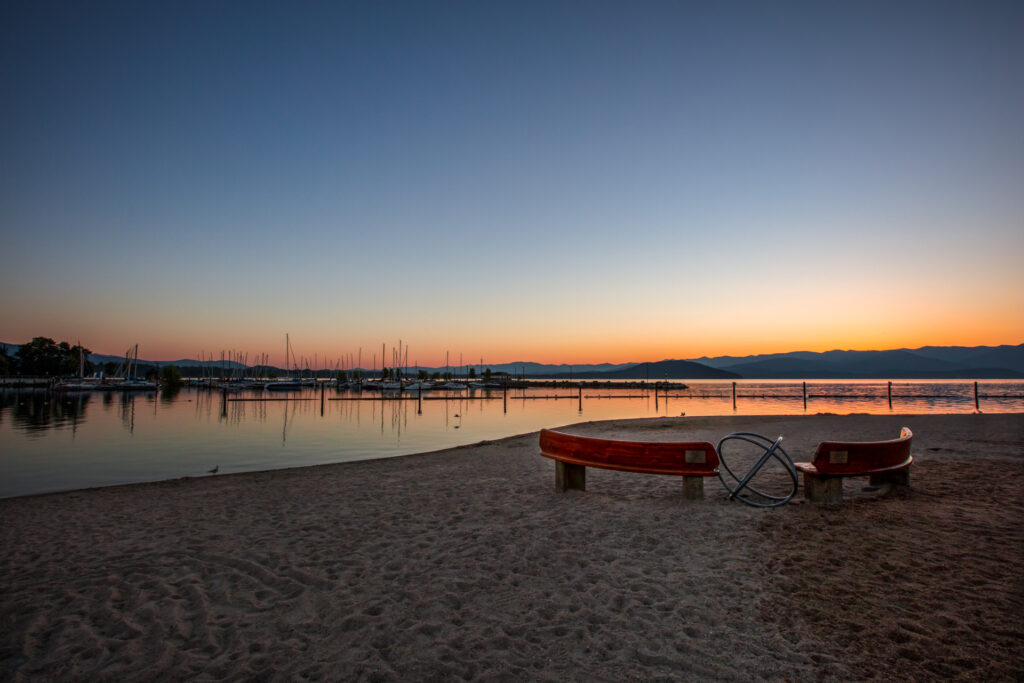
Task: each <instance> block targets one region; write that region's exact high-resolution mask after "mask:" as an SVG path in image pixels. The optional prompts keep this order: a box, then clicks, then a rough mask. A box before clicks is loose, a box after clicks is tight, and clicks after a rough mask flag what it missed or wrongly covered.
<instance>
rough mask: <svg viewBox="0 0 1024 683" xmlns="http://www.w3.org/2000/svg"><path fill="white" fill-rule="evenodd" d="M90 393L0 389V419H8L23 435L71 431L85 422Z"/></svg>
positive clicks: (1, 420)
mask: <svg viewBox="0 0 1024 683" xmlns="http://www.w3.org/2000/svg"><path fill="white" fill-rule="evenodd" d="M92 398H93V396H92V394H90V393H70V394H53V393H51V392H50V391H48V390H46V389H22V390H19V391H0V422H3V421H5V420H11V421H12V422H13V424H14V426H15V427H17V428H19V429H22V430H24V431H25V432H26V433H27V434H33V433H37V432H45V431H46V430H49V429H63V428H71V429H72V430H74V429H75V428H76V427H77V426H78V425H79V424H80V423H82V422H84V421H85V413H86V406H87V405H88V404H89V402H90V401H91V400H92Z"/></svg>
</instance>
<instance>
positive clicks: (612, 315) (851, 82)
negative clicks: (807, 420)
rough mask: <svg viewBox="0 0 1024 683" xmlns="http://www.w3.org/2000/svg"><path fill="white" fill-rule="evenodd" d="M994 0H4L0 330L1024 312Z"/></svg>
mask: <svg viewBox="0 0 1024 683" xmlns="http://www.w3.org/2000/svg"><path fill="white" fill-rule="evenodd" d="M1022 33H1024V3H1021V2H959V3H944V2H891V1H886V2H856V3H841V2H806V3H796V2H780V3H760V2H751V3H741V2H720V3H717V2H716V3H682V2H664V3H645V2H537V3H532V2H508V3H505V2H486V1H485V2H454V3H396V2H374V3H283V2H281V3H250V2H205V1H203V2H184V1H176V2H170V3H134V2H123V3H116V2H113V3H112V2H103V3H92V2H89V3H83V2H68V3H59V2H28V1H26V2H20V1H14V2H6V3H3V5H2V6H0V93H2V96H0V253H2V255H3V268H2V270H0V272H2V275H0V284H2V287H3V292H4V295H3V297H2V299H0V341H6V342H15V343H20V342H24V341H26V340H27V339H29V338H30V337H32V336H37V335H42V336H49V337H54V338H56V339H58V340H61V339H67V340H70V341H74V340H77V339H81V341H82V343H83V344H84V345H86V346H88V347H89V348H91V349H92V350H94V351H97V352H101V353H112V354H117V353H123V352H124V350H125V349H126V348H128V346H130V345H132V344H135V343H138V344H139V345H140V355H141V356H142V357H145V358H150V359H174V358H180V357H195V356H196V355H197V354H198V353H199V352H200V351H205V352H206V353H208V354H209V353H216V354H219V352H220V350H221V349H238V350H242V351H247V352H249V353H250V354H252V355H253V356H255V354H256V353H259V352H267V353H269V354H270V360H271V362H275V363H278V364H280V363H283V355H284V337H285V333H290V335H291V339H292V341H293V343H294V345H295V348H296V350H297V353H298V354H300V355H304V356H309V357H312V356H313V354H314V353H316V354H318V355H319V356H320V357H325V356H326V357H328V358H330V359H332V362H333V359H336V358H339V357H341V356H343V355H344V354H348V353H355V352H356V350H357V349H358V348H359V347H362V348H363V354H364V365H369V357H370V354H372V353H374V352H375V351H376V352H377V353H380V345H381V343H382V342H387V344H388V346H389V347H390V346H392V345H395V344H397V341H398V340H399V339H402V340H403V341H404V342H406V343H408V344H409V345H410V352H409V360H410V361H413V360H418V361H419V362H420V363H421V364H424V365H438V364H443V362H444V354H445V351H446V350H450V351H451V352H452V354H453V356H457V355H458V353H460V352H462V353H464V355H465V357H466V360H467V361H469V360H470V359H474V360H476V359H479V358H480V357H483V358H484V359H485V362H492V363H499V362H508V361H513V360H534V361H539V362H568V363H587V362H605V361H608V362H625V361H642V360H658V359H661V358H693V357H698V356H702V355H722V354H736V355H746V354H753V353H768V352H776V351H791V350H811V351H823V350H828V349H834V348H844V349H846V348H852V349H868V348H898V347H916V346H922V345H929V344H936V345H947V344H949V345H953V344H956V345H980V344H988V345H995V344H1007V343H1012V344H1018V343H1021V342H1022V341H1024V265H1022V264H1024V40H1021V35H1022Z"/></svg>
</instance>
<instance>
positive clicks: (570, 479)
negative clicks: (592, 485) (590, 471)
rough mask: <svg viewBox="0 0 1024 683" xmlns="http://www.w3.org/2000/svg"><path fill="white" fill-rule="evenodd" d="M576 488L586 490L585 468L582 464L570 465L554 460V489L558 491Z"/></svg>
mask: <svg viewBox="0 0 1024 683" xmlns="http://www.w3.org/2000/svg"><path fill="white" fill-rule="evenodd" d="M569 489H576V490H577V491H586V490H587V468H586V467H584V466H583V465H571V464H569V463H567V462H562V461H561V460H556V461H555V490H556V491H558V492H559V493H561V492H563V491H568V490H569Z"/></svg>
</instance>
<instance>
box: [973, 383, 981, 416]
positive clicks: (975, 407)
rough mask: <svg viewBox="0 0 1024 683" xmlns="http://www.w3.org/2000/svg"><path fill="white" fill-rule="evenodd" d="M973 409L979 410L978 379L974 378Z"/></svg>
mask: <svg viewBox="0 0 1024 683" xmlns="http://www.w3.org/2000/svg"><path fill="white" fill-rule="evenodd" d="M974 409H975V410H978V411H980V410H981V408H980V407H979V406H978V380H974Z"/></svg>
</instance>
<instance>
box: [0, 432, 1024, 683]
mask: <svg viewBox="0 0 1024 683" xmlns="http://www.w3.org/2000/svg"><path fill="white" fill-rule="evenodd" d="M904 425H906V426H909V427H911V428H912V429H913V430H914V433H915V442H914V456H915V458H916V459H917V462H916V463H915V465H914V468H913V473H912V476H911V487H910V488H909V489H896V490H893V491H888V492H885V491H883V492H862V491H861V490H860V488H859V486H858V482H856V481H852V482H849V484H848V488H849V491H848V493H849V495H848V498H849V500H848V501H847V502H846V503H844V504H843V505H842V506H841V507H821V506H816V505H811V504H805V503H802V504H790V505H788V506H786V507H783V508H779V509H775V510H756V509H753V508H748V507H745V506H742V505H740V504H737V503H729V502H728V501H726V500H725V499H724V496H723V493H724V490H723V489H722V488H721V485H720V484H719V483H718V481H717V480H710V481H709V482H708V483H707V498H706V500H704V501H698V502H691V503H688V502H686V501H685V500H684V499H683V498H682V494H681V491H680V485H679V481H678V480H677V479H676V478H671V477H658V476H650V475H636V474H629V473H622V472H610V471H604V470H592V471H591V472H590V473H588V481H587V486H588V490H587V491H586V492H572V493H569V494H556V493H555V492H554V491H553V477H554V475H553V467H554V466H553V464H552V463H551V461H549V460H547V459H545V458H542V457H540V456H539V455H538V454H537V435H536V433H531V434H525V435H522V436H517V437H512V438H508V439H502V440H498V441H492V442H484V443H479V444H476V445H473V446H468V447H462V448H455V449H450V450H445V451H440V452H435V453H430V454H425V455H418V456H407V457H400V458H392V459H387V460H374V461H362V462H354V463H347V464H340V465H327V466H319V467H308V468H299V469H291V470H278V471H272V472H253V473H245V474H236V475H228V476H212V477H207V478H201V479H179V480H172V481H165V482H159V483H154V484H139V485H129V486H118V487H110V488H102V489H92V490H85V491H74V492H69V493H61V494H50V495H39V496H31V497H25V498H16V499H7V500H0V517H2V518H3V520H4V524H3V525H2V527H0V528H2V532H0V533H2V536H0V538H2V541H3V545H4V548H5V552H4V553H3V555H2V556H0V576H2V577H3V578H2V582H3V583H2V586H0V624H2V628H0V678H3V679H5V680H35V679H54V678H57V679H118V680H141V679H151V678H156V677H166V678H185V677H195V676H202V677H210V678H222V677H231V678H254V677H271V678H282V679H295V678H302V677H309V678H314V679H345V680H349V679H376V680H424V679H440V678H444V679H459V678H462V679H468V678H500V679H514V680H524V679H530V680H567V679H588V680H595V679H597V680H624V679H654V678H673V679H694V678H696V679H710V680H735V679H737V678H740V679H747V678H749V679H783V678H788V679H797V680H810V679H814V680H817V679H821V678H827V679H842V680H850V679H858V680H860V679H867V678H877V677H880V676H881V677H885V678H892V679H901V680H933V679H939V678H941V679H949V678H970V679H978V680H995V679H1004V680H1005V679H1019V678H1021V677H1022V676H1024V661H1022V660H1021V657H1020V652H1021V650H1020V644H1021V643H1022V642H1024V623H1022V622H1021V620H1020V616H1019V615H1020V613H1021V611H1022V610H1024V591H1022V589H1021V582H1020V575H1019V572H1020V567H1021V566H1024V529H1022V525H1021V524H1020V520H1021V519H1024V415H931V416H899V415H896V416H888V415H887V416H866V415H850V416H834V415H822V416H807V417H787V416H779V417H708V418H656V419H643V420H619V421H610V422H596V423H583V424H579V425H575V426H572V427H569V428H567V429H570V430H571V431H575V432H577V433H585V434H592V435H602V436H612V437H619V438H628V439H654V440H677V439H708V440H711V441H717V440H718V439H719V438H721V437H722V436H723V435H725V434H727V433H730V432H734V431H754V432H760V433H764V434H770V435H776V434H784V435H785V437H786V442H785V443H786V446H787V449H788V450H789V452H790V454H791V455H793V456H794V457H795V458H801V457H803V456H807V455H808V454H809V453H810V452H811V451H812V450H813V447H814V445H815V444H816V443H817V442H818V441H819V440H823V439H857V438H866V439H875V438H888V437H891V436H895V434H896V433H898V430H899V428H900V427H901V426H904Z"/></svg>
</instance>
